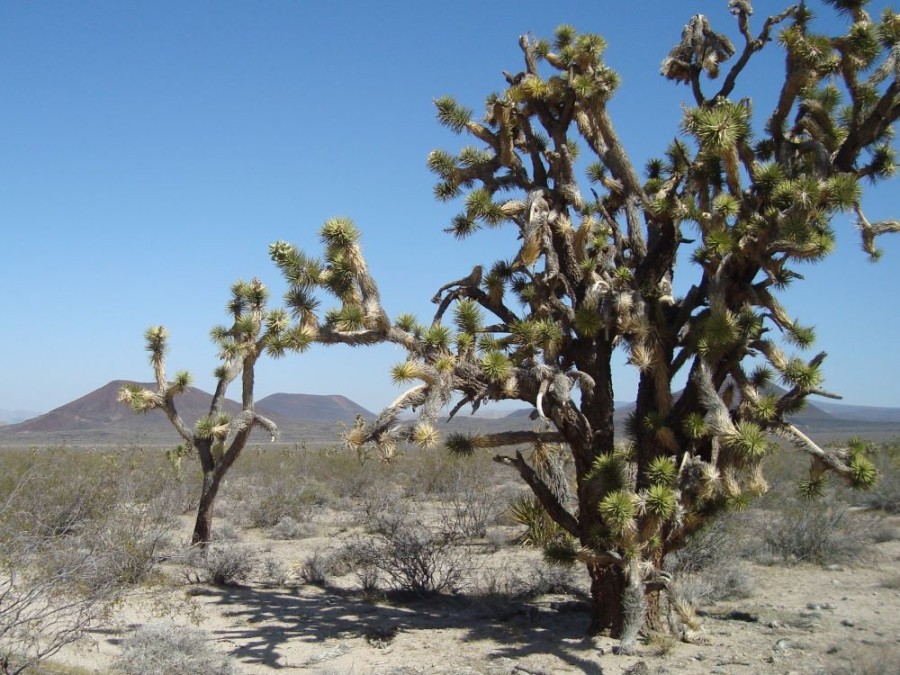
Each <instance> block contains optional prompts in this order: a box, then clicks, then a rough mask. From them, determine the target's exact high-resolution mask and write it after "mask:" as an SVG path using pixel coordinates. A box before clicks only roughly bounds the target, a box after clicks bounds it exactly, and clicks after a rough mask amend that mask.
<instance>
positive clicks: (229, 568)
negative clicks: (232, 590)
mask: <svg viewBox="0 0 900 675" xmlns="http://www.w3.org/2000/svg"><path fill="white" fill-rule="evenodd" d="M257 563H258V561H257V559H256V556H255V555H254V554H253V552H252V551H251V550H250V549H248V548H246V547H244V546H235V545H233V544H212V545H210V546H208V547H206V549H205V550H204V549H200V548H195V549H191V550H190V551H189V553H188V564H189V566H190V570H189V572H188V579H189V580H190V581H192V582H195V583H200V582H202V583H208V584H215V585H217V586H234V585H237V584H239V583H241V582H243V581H246V580H247V579H249V578H250V575H251V574H253V571H254V569H255V568H256V566H257Z"/></svg>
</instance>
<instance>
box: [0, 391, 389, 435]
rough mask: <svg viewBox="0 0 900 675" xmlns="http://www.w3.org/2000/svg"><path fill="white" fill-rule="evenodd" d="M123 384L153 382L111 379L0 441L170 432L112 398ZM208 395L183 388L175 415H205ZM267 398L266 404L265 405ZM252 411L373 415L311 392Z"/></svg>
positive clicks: (299, 417) (292, 420)
mask: <svg viewBox="0 0 900 675" xmlns="http://www.w3.org/2000/svg"><path fill="white" fill-rule="evenodd" d="M125 384H138V385H139V386H142V387H148V388H154V385H150V384H147V383H140V382H137V383H135V382H131V381H128V380H114V381H112V382H109V383H107V384H105V385H103V386H102V387H100V388H99V389H95V390H94V391H92V392H90V393H88V394H85V395H84V396H82V397H80V398H78V399H75V400H74V401H71V402H69V403H66V404H65V405H62V406H60V407H58V408H55V409H54V410H51V411H50V412H48V413H45V414H43V415H38V416H37V417H33V418H31V419H28V420H25V421H23V422H18V423H16V424H9V425H5V426H2V427H0V440H3V439H13V438H17V439H23V438H27V437H28V436H32V435H34V436H44V435H48V434H50V435H54V434H55V435H60V434H61V435H66V437H67V438H68V437H71V438H78V437H96V438H107V437H108V438H116V437H122V436H128V437H135V438H137V437H140V436H142V435H168V436H172V435H173V434H174V433H175V432H174V430H173V429H172V427H171V425H170V423H169V420H168V419H167V418H166V416H165V414H164V413H163V412H162V411H160V410H151V411H149V412H147V413H143V414H139V413H135V412H134V411H133V410H131V409H129V407H128V406H127V405H124V404H123V403H119V402H118V401H117V400H116V397H117V396H118V393H119V390H120V389H121V388H122V386H123V385H125ZM211 401H212V395H211V394H209V393H207V392H205V391H203V390H202V389H198V388H196V387H188V388H187V389H186V390H185V392H184V393H183V394H181V395H179V396H178V398H177V399H176V407H177V409H178V413H179V415H181V417H182V419H183V420H184V421H185V423H187V424H188V425H191V426H192V425H193V424H194V423H195V422H196V420H198V419H200V418H201V417H204V416H205V415H207V414H209V406H210V403H211ZM267 402H268V405H267V404H266V403H267ZM255 408H256V410H257V411H258V412H259V413H260V414H262V415H265V416H266V417H269V418H271V419H272V420H273V421H274V422H275V423H276V424H277V425H278V426H279V427H280V428H284V429H293V427H295V426H296V424H297V423H299V422H308V423H312V424H315V425H328V426H332V425H334V424H336V423H339V422H343V423H352V422H353V420H354V419H355V418H356V415H362V416H363V417H364V418H365V419H374V418H375V415H374V414H372V413H371V412H369V411H368V410H366V409H365V408H363V407H362V406H360V405H358V404H356V403H354V402H353V401H351V400H350V399H348V398H346V397H344V396H338V395H334V396H318V395H314V394H272V395H271V396H267V397H265V398H264V399H262V400H260V401H259V402H258V403H257V404H256V405H255ZM222 409H223V410H224V411H225V412H227V413H229V414H232V415H236V414H238V413H239V412H240V411H241V405H240V404H239V403H237V402H236V401H233V400H231V399H225V401H224V402H223V404H222Z"/></svg>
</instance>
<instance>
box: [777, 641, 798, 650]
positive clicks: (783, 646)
mask: <svg viewBox="0 0 900 675" xmlns="http://www.w3.org/2000/svg"><path fill="white" fill-rule="evenodd" d="M796 644H797V643H796V642H794V641H793V640H789V639H788V638H781V639H780V640H778V642H776V643H775V650H776V651H779V652H786V651H787V650H788V649H793V648H794V647H795V646H796Z"/></svg>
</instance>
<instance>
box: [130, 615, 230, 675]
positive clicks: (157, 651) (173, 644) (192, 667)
mask: <svg viewBox="0 0 900 675" xmlns="http://www.w3.org/2000/svg"><path fill="white" fill-rule="evenodd" d="M211 641H212V638H211V637H210V636H209V634H208V633H207V632H206V631H203V630H200V629H199V628H194V627H192V626H176V625H174V624H171V623H167V624H160V625H152V626H145V627H142V628H139V629H138V630H137V631H136V632H135V633H134V635H132V636H130V637H129V638H127V639H126V640H125V641H124V642H123V644H122V654H121V655H120V656H119V658H118V659H117V660H116V662H115V669H116V671H117V672H120V673H124V675H146V674H147V673H153V674H154V675H184V674H185V673H190V674H191V675H237V673H238V672H240V671H239V670H238V668H237V665H236V664H235V662H234V661H233V660H232V659H231V658H230V657H228V656H227V655H225V654H221V653H219V652H217V651H215V650H214V649H213V648H212V647H211V644H210V643H211Z"/></svg>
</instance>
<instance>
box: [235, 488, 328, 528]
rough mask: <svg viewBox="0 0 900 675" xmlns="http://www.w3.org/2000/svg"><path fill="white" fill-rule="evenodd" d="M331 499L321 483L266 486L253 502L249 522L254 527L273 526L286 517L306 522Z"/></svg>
mask: <svg viewBox="0 0 900 675" xmlns="http://www.w3.org/2000/svg"><path fill="white" fill-rule="evenodd" d="M329 499H330V496H329V495H328V492H327V490H326V489H325V488H324V486H322V485H321V484H319V483H311V484H307V485H302V486H288V485H284V484H281V483H279V484H277V485H276V486H274V487H267V488H265V489H264V490H263V494H262V496H260V497H258V498H257V499H256V500H255V502H254V503H253V504H251V506H250V512H249V516H248V517H249V522H250V525H251V526H253V527H273V526H274V525H277V524H278V522H279V521H280V520H282V519H284V518H292V519H294V520H296V521H301V522H305V521H307V520H309V519H310V518H311V517H312V515H313V513H315V510H316V508H317V507H319V506H322V505H324V504H326V503H328V501H329Z"/></svg>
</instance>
